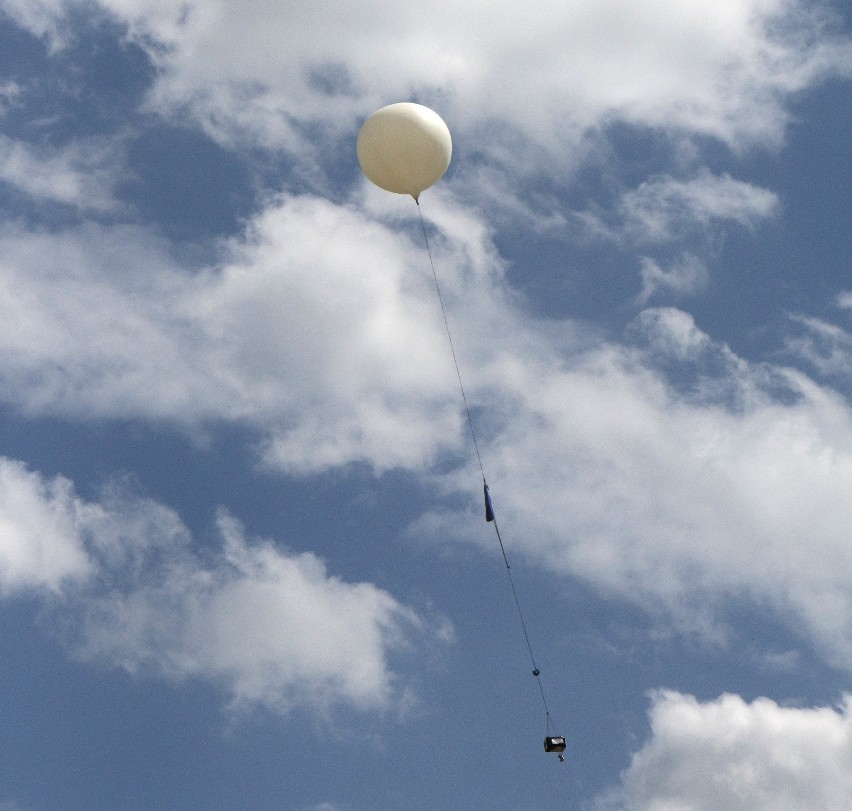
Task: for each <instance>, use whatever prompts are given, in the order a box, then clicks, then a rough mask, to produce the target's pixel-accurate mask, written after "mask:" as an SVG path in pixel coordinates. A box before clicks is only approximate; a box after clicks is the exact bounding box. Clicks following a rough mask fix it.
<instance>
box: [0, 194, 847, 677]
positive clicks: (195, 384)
mask: <svg viewBox="0 0 852 811" xmlns="http://www.w3.org/2000/svg"><path fill="white" fill-rule="evenodd" d="M396 202H398V201H397V200H395V199H394V200H389V199H388V196H387V195H384V196H383V195H380V194H378V193H375V194H373V193H372V192H371V193H370V194H368V196H367V198H366V200H365V201H364V202H363V205H364V211H365V212H366V211H369V212H370V213H371V214H372V216H373V217H374V218H378V219H370V218H369V217H368V216H367V215H366V214H365V213H362V212H359V211H357V210H356V209H354V208H350V207H341V206H335V205H333V204H331V203H328V202H325V201H322V200H319V199H316V198H313V197H301V198H294V197H283V198H281V199H280V200H277V201H275V202H274V203H273V204H271V205H270V206H269V207H268V208H267V209H266V210H264V211H263V212H261V213H260V214H259V215H258V216H257V217H256V218H255V220H254V221H253V222H252V223H251V225H250V227H249V229H248V234H247V236H246V237H245V238H243V239H240V240H235V241H233V242H232V243H230V244H229V245H228V246H227V247H226V250H225V252H224V257H223V261H222V263H221V264H220V265H218V266H217V267H213V268H210V269H206V270H202V271H198V272H195V273H192V272H189V271H187V270H186V269H183V268H180V267H178V266H176V264H175V263H174V261H173V260H171V259H169V257H168V255H167V253H166V252H165V250H164V249H163V247H162V246H161V245H160V244H158V243H157V242H156V241H154V240H152V239H151V238H150V237H148V236H146V235H145V234H144V232H142V231H139V230H138V229H129V228H105V227H98V228H94V227H89V228H82V229H75V230H71V231H66V232H59V233H54V234H32V233H27V232H24V231H21V230H20V229H14V228H7V229H6V231H5V233H4V234H3V235H2V248H3V250H2V254H0V256H2V260H0V284H2V287H3V296H2V297H0V370H2V372H3V374H2V378H0V379H2V388H1V389H0V392H2V396H3V398H4V399H5V401H6V402H8V403H10V404H12V405H15V406H17V407H18V408H21V409H24V410H25V411H27V412H28V413H36V414H44V413H49V414H61V415H64V416H66V417H72V418H86V419H90V418H91V417H92V416H93V415H96V416H99V417H127V416H136V417H143V418H147V419H154V420H161V419H162V420H168V421H172V422H175V423H178V424H182V425H185V426H187V427H190V428H191V427H194V426H198V425H201V426H203V425H204V424H205V422H206V421H208V420H211V421H212V420H218V419H224V420H229V421H232V422H236V423H238V424H244V425H248V426H251V427H252V428H253V429H254V430H255V431H256V432H257V433H259V434H260V435H261V436H262V437H263V452H264V454H265V459H266V461H267V462H268V463H269V464H271V465H275V466H277V467H279V468H282V469H284V470H287V471H290V472H293V473H312V472H317V471H322V470H325V469H328V468H329V467H336V466H340V465H345V464H347V463H349V462H354V461H361V462H366V463H367V464H369V465H371V466H372V468H373V469H375V470H386V469H389V468H393V467H403V468H407V469H410V470H413V471H416V472H419V473H421V474H424V475H426V476H429V475H431V471H432V470H434V469H440V468H435V467H433V465H435V463H437V462H441V459H442V454H443V453H446V452H453V453H456V452H458V451H459V450H460V449H462V448H464V444H463V443H464V442H465V437H464V433H463V429H464V427H465V426H464V423H463V421H462V417H463V414H462V412H461V410H460V408H459V402H458V391H457V387H456V385H455V374H454V371H453V369H452V364H451V360H450V358H449V353H448V350H447V346H446V336H445V335H444V334H443V325H442V324H441V321H440V311H439V309H438V307H437V303H436V301H435V297H434V286H433V282H432V280H431V279H430V273H429V269H428V261H427V259H426V257H425V254H424V251H423V249H422V247H420V246H419V245H417V243H416V242H415V241H412V240H413V239H415V238H416V235H417V230H416V228H417V225H416V220H413V219H412V218H413V217H415V216H416V214H415V213H414V211H412V210H410V209H408V208H400V207H398V206H396V205H394V204H395V203H396ZM411 209H413V206H412V207H411ZM430 213H431V214H433V216H434V217H435V220H436V222H437V223H438V224H439V226H440V230H438V231H436V232H434V233H433V249H434V252H435V255H436V261H437V264H438V267H439V268H440V273H441V277H442V287H443V292H444V295H445V300H446V303H447V306H448V311H449V315H450V318H451V323H452V324H453V326H454V341H455V344H456V350H457V353H458V356H459V358H460V362H461V365H462V371H463V375H464V379H465V386H466V389H467V392H468V396H469V398H470V400H471V402H472V405H473V406H474V408H475V409H476V412H477V416H476V419H477V424H478V426H479V431H478V433H479V437H480V440H481V445H482V448H483V451H484V456H485V462H486V468H487V472H488V473H489V477H490V479H491V480H492V491H493V493H494V497H495V501H496V503H497V505H498V509H501V510H506V511H508V516H507V518H508V520H509V523H508V524H507V526H506V529H507V532H509V533H510V537H513V536H516V537H518V538H519V541H518V543H519V544H520V545H521V548H522V549H523V551H524V552H525V553H527V554H528V555H530V556H531V557H533V558H536V559H538V560H539V561H541V562H542V563H543V564H544V565H547V566H548V567H551V568H552V569H553V570H555V571H557V572H563V573H567V574H572V575H575V576H580V577H582V578H584V579H586V580H587V581H588V582H591V583H593V584H595V585H596V586H597V587H599V588H602V589H604V590H609V591H612V592H614V593H617V594H620V595H623V596H624V597H626V598H628V599H631V600H634V601H636V602H638V603H639V604H641V605H644V606H646V607H648V608H650V609H653V610H656V611H660V612H662V614H663V615H664V616H666V617H668V618H669V620H671V621H674V622H675V623H676V624H677V625H679V627H681V628H684V629H686V628H689V627H699V626H700V627H699V630H701V632H702V633H707V634H718V632H719V629H720V627H722V628H723V627H724V626H723V625H720V623H722V621H723V619H724V618H723V617H721V616H717V612H718V611H720V606H721V604H722V603H721V601H722V598H723V597H724V596H726V595H730V594H732V593H736V594H738V595H740V596H742V597H746V598H748V597H754V598H755V599H757V600H759V601H761V602H762V603H764V604H769V605H772V606H774V607H775V608H776V610H777V611H778V612H779V615H780V616H781V617H782V618H784V619H786V620H787V621H788V622H789V623H790V625H791V626H792V627H793V628H795V629H796V630H798V631H800V632H802V633H803V634H804V635H806V636H807V637H808V638H809V639H810V640H811V641H813V642H814V643H815V644H816V646H817V647H819V648H820V649H821V650H822V651H823V652H824V654H825V656H826V658H828V659H829V660H831V661H832V662H834V663H836V664H839V665H841V666H843V667H852V577H851V576H850V575H849V574H848V573H849V572H852V566H850V563H852V560H850V554H852V553H850V552H849V547H848V542H847V529H848V526H849V525H850V523H852V513H850V510H852V506H850V504H852V502H850V501H849V499H848V493H849V492H850V490H852V444H850V439H849V437H850V436H852V411H850V408H849V405H848V403H847V402H845V401H844V400H843V399H842V398H841V397H840V396H838V395H837V394H836V393H835V392H833V391H832V390H831V389H828V388H824V387H820V386H818V385H815V384H814V383H813V382H812V381H810V380H809V379H808V378H806V377H805V376H803V375H801V374H797V373H795V372H793V371H792V370H789V369H783V368H775V367H772V366H770V365H751V364H749V363H747V362H745V361H743V360H742V359H740V358H737V357H736V356H735V355H734V354H733V353H732V352H731V351H730V350H729V349H727V348H726V347H724V346H719V345H717V344H716V343H715V342H714V341H713V340H712V339H711V338H710V337H709V336H707V335H706V334H704V333H703V332H701V331H700V330H699V329H697V328H696V326H695V324H694V323H693V321H692V319H691V318H690V316H688V315H687V314H686V313H683V312H681V311H678V310H674V309H658V310H649V311H647V312H646V313H644V314H643V316H642V317H641V318H640V319H639V320H638V321H637V324H636V326H635V331H636V336H637V339H638V340H641V341H644V345H643V347H642V348H639V347H638V346H637V347H633V348H630V347H629V346H625V345H619V344H617V343H613V342H610V343H606V342H600V341H595V340H594V339H592V338H590V337H589V336H588V335H581V334H579V333H578V331H577V330H576V329H575V327H574V326H573V325H571V324H564V325H556V324H549V323H535V322H533V321H531V320H530V319H529V317H528V315H527V314H526V313H525V312H524V311H523V308H522V307H519V306H518V302H516V301H514V300H513V299H512V298H511V296H510V293H509V292H508V291H507V289H506V287H505V285H504V283H503V280H502V276H501V273H502V265H501V263H500V262H499V259H498V257H497V256H496V254H495V251H494V248H493V245H492V244H491V241H490V235H489V233H488V231H487V229H486V228H485V227H484V226H483V225H482V224H481V223H480V222H478V221H477V219H476V218H475V217H474V216H472V215H471V214H470V213H468V212H465V211H464V210H463V209H459V208H458V207H457V206H453V204H451V203H450V202H448V201H446V200H445V199H444V198H443V197H442V196H441V195H440V194H437V195H436V196H435V198H434V201H433V203H432V204H430ZM382 219H386V220H387V221H388V222H390V223H392V225H393V227H388V226H386V225H383V224H382V222H381V220H382ZM441 465H443V462H441ZM468 474H469V471H456V472H454V473H453V474H451V475H448V476H443V477H438V478H434V479H433V482H434V483H435V484H436V485H437V486H438V487H439V488H440V490H441V491H442V492H447V493H449V492H453V493H457V492H459V491H470V490H471V489H472V488H473V486H474V483H475V482H476V480H477V477H476V476H475V475H468ZM504 496H505V501H504ZM478 500H479V494H476V493H472V500H471V502H470V503H471V504H478ZM543 505H549V506H548V508H547V509H543ZM430 522H432V524H431V525H432V526H434V525H435V522H437V523H438V524H441V519H439V518H436V517H435V516H430V517H428V518H427V519H424V522H423V526H426V525H430ZM476 526H477V523H474V522H473V521H471V520H469V519H468V518H464V519H463V520H460V519H459V517H458V516H453V517H452V518H451V519H450V520H449V523H446V524H441V527H442V530H441V531H442V532H443V533H444V537H451V538H457V537H460V536H461V537H463V536H465V535H466V534H470V533H472V532H473V531H474V530H473V528H474V527H476Z"/></svg>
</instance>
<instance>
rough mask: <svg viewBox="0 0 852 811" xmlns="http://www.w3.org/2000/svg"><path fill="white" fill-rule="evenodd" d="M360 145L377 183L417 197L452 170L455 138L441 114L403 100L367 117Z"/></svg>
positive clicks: (360, 153)
mask: <svg viewBox="0 0 852 811" xmlns="http://www.w3.org/2000/svg"><path fill="white" fill-rule="evenodd" d="M356 149H357V152H358V163H360V164H361V169H362V170H363V172H364V174H365V175H366V176H367V177H368V178H369V179H370V180H371V181H372V182H373V183H375V184H376V185H377V186H378V187H379V188H381V189H385V190H386V191H392V192H395V193H396V194H410V195H411V196H412V197H413V198H414V199H415V200H417V199H418V198H419V197H420V193H421V192H422V191H424V190H425V189H428V188H429V187H430V186H431V185H432V184H433V183H436V182H437V181H438V180H440V179H441V177H442V176H443V174H444V172H446V171H447V167H448V166H449V165H450V158H451V157H452V154H453V142H452V139H451V138H450V131H449V129H447V125H446V124H445V123H444V120H443V119H442V118H441V116H439V115H438V114H437V113H436V112H434V111H433V110H430V109H429V108H428V107H424V106H423V105H422V104H414V103H412V102H408V101H403V102H400V103H398V104H389V105H388V106H387V107H382V108H381V110H377V111H376V112H375V113H373V114H372V115H371V116H370V117H369V118H368V119H367V120H366V121H365V122H364V125H363V126H362V127H361V132H359V133H358V143H357V145H356Z"/></svg>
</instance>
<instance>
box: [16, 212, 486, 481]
mask: <svg viewBox="0 0 852 811" xmlns="http://www.w3.org/2000/svg"><path fill="white" fill-rule="evenodd" d="M440 211H441V208H440V206H437V207H436V214H437V215H440ZM411 215H412V216H413V215H414V212H411ZM445 219H449V218H446V217H445ZM453 221H454V223H455V224H454V225H452V226H448V228H447V230H448V231H450V232H451V234H452V235H451V237H450V240H451V242H450V244H451V245H452V250H453V251H454V252H455V256H452V258H451V259H450V258H449V257H451V254H449V253H447V252H446V250H445V249H444V247H443V244H444V243H443V241H442V240H438V241H436V245H435V248H436V250H437V251H438V252H439V255H444V256H447V257H448V262H447V265H446V271H447V278H446V280H445V284H446V287H447V289H446V292H447V294H448V296H450V297H452V296H454V295H466V294H467V290H465V289H464V286H467V287H468V288H469V289H470V290H472V291H475V292H476V293H479V294H485V293H486V292H487V291H488V287H489V285H490V284H491V282H489V281H488V273H490V272H491V271H490V270H489V266H490V265H491V264H493V263H491V261H490V257H491V253H490V252H491V251H492V249H491V248H490V247H489V242H488V240H487V234H486V233H485V232H484V231H483V229H482V228H481V226H479V225H478V224H476V223H475V222H473V221H472V220H470V221H469V223H468V224H469V225H470V226H471V227H470V228H469V229H467V228H466V227H465V224H466V219H465V216H464V213H463V212H460V213H459V216H458V217H456V218H453ZM414 224H415V223H414V222H413V221H409V226H414ZM454 229H455V230H454ZM416 234H417V232H416V231H413V235H415V236H416ZM445 238H446V237H445ZM0 244H2V258H0V289H2V292H3V295H2V298H0V368H2V369H3V372H4V373H3V378H2V382H0V396H2V398H3V399H4V400H6V402H10V403H12V404H14V405H16V406H17V407H19V408H21V409H22V410H24V411H26V412H28V413H52V414H57V413H58V414H65V415H72V416H75V417H78V418H79V417H82V418H91V417H92V416H95V415H97V416H106V417H125V416H143V417H146V418H150V419H168V420H173V421H177V422H178V423H182V424H184V425H187V426H195V425H199V424H203V422H204V421H205V420H207V419H222V418H224V419H229V420H234V421H237V422H243V423H246V424H250V425H252V426H254V427H256V428H258V429H259V430H260V432H261V433H262V434H263V435H264V437H265V454H266V456H267V458H268V459H269V461H270V462H271V463H273V464H275V465H277V466H279V467H282V468H285V469H288V470H294V471H301V472H305V471H311V470H321V469H325V468H327V467H329V466H335V465H343V464H346V463H348V462H350V461H357V460H364V461H367V462H369V463H370V464H372V465H374V466H375V467H376V468H377V469H386V468H389V467H394V466H397V465H404V466H415V467H419V466H422V465H423V464H425V463H426V462H428V460H430V459H432V458H434V456H435V454H436V453H437V451H438V450H439V449H440V448H441V447H445V446H450V447H452V446H454V445H455V444H456V443H457V442H459V441H460V439H461V437H462V436H463V435H462V433H461V428H462V423H461V418H460V415H459V414H458V410H457V408H456V402H455V393H456V392H455V389H454V386H453V377H452V365H451V360H450V358H449V355H448V353H447V352H446V349H445V337H444V335H443V325H442V324H441V321H440V310H439V309H438V308H437V305H436V302H435V299H434V285H433V282H432V280H431V278H430V276H429V269H428V261H427V260H426V257H425V253H424V251H423V249H422V247H420V246H419V245H416V244H413V243H412V241H411V239H410V238H409V237H408V236H407V235H406V234H405V233H403V232H400V231H398V230H394V229H390V228H387V227H385V226H383V225H381V224H379V223H377V222H371V221H370V220H369V219H367V218H366V217H364V216H363V215H361V214H359V213H357V212H356V211H355V210H353V209H351V208H346V207H338V206H334V205H332V204H330V203H327V202H324V201H322V200H319V199H316V198H312V197H303V198H282V199H281V200H280V201H278V202H276V203H275V204H273V205H271V206H270V207H269V208H268V209H266V210H265V211H263V212H261V213H260V214H259V215H258V217H257V218H256V219H255V221H254V222H253V223H252V224H251V226H250V228H249V233H248V236H247V237H246V238H245V239H241V240H235V241H233V242H232V243H231V244H230V245H229V246H227V248H226V250H225V257H224V260H223V262H222V264H221V265H220V266H218V267H215V268H211V269H208V270H204V271H199V272H197V273H195V274H193V273H191V272H189V271H187V270H185V269H182V268H180V267H179V266H177V265H176V263H175V262H174V261H173V260H172V259H171V258H170V257H169V256H168V254H167V252H166V250H165V248H164V246H163V245H162V244H161V243H159V242H158V241H157V240H155V239H153V238H151V237H150V236H149V235H148V234H146V233H145V232H144V231H142V230H140V229H136V228H131V227H101V226H86V227H81V228H76V229H72V230H69V231H65V232H58V233H31V232H27V231H25V230H23V229H21V228H19V227H15V226H8V227H7V228H6V229H5V230H4V231H3V233H2V234H0ZM453 274H457V278H454V276H453ZM454 291H455V292H454ZM494 298H495V300H499V299H500V296H499V294H497V293H495V294H494Z"/></svg>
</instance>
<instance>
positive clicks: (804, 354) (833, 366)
mask: <svg viewBox="0 0 852 811" xmlns="http://www.w3.org/2000/svg"><path fill="white" fill-rule="evenodd" d="M792 321H793V324H794V325H795V326H797V327H798V328H799V329H798V331H797V332H796V333H795V334H792V335H790V336H788V337H787V339H786V341H785V348H786V350H787V352H788V353H789V354H790V355H791V356H792V357H795V358H797V359H799V360H801V361H805V363H807V364H808V366H810V368H812V369H813V370H814V371H815V372H816V373H817V374H819V375H820V376H822V377H826V378H829V379H835V380H838V379H839V380H843V381H845V382H847V383H848V381H849V378H850V375H852V334H850V332H849V331H848V330H847V329H844V328H843V327H841V326H839V325H838V324H832V323H830V322H829V321H825V320H823V319H821V318H814V317H808V316H794V317H793V318H792Z"/></svg>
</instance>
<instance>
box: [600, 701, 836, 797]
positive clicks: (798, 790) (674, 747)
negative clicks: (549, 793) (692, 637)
mask: <svg viewBox="0 0 852 811" xmlns="http://www.w3.org/2000/svg"><path fill="white" fill-rule="evenodd" d="M650 721H651V737H650V739H649V740H648V742H647V743H646V744H645V745H644V746H643V747H642V749H641V750H640V751H639V752H637V753H636V754H635V755H634V756H633V759H632V761H631V764H630V766H629V768H628V769H627V770H626V771H625V772H624V773H623V775H622V785H621V787H620V788H619V789H618V790H616V791H614V792H612V793H611V794H610V795H609V796H608V797H606V798H602V799H601V801H600V802H599V804H598V808H599V809H601V811H603V809H609V810H610V811H616V809H618V810H619V811H663V809H675V808H676V809H679V811H738V810H739V809H742V811H762V810H763V809H765V810H766V811H775V809H779V808H783V809H785V811H811V809H814V808H820V809H825V811H841V810H842V809H846V808H849V807H850V805H852V719H850V703H849V699H848V697H847V698H844V700H843V702H842V703H841V704H840V706H838V707H837V708H832V707H814V708H796V707H783V706H779V705H778V704H776V703H775V702H774V701H771V700H770V699H767V698H758V699H756V700H755V701H753V702H751V703H746V702H745V701H744V700H743V699H742V698H741V697H740V696H737V695H724V696H721V697H720V698H718V699H716V700H715V701H708V702H699V701H697V700H696V699H695V698H693V697H692V696H686V695H682V694H680V693H676V692H671V691H660V692H657V693H655V694H654V695H653V697H652V707H651V711H650Z"/></svg>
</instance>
